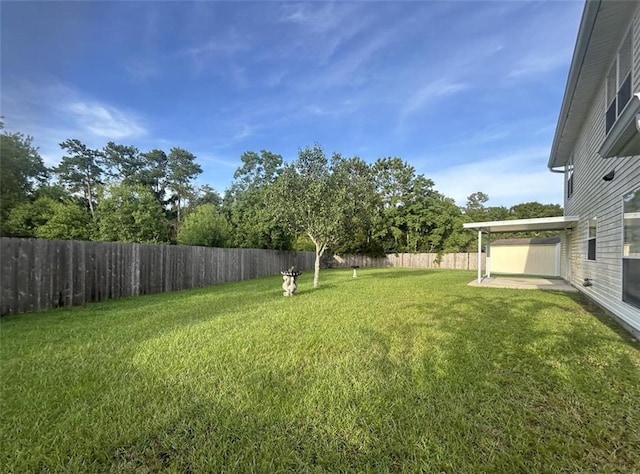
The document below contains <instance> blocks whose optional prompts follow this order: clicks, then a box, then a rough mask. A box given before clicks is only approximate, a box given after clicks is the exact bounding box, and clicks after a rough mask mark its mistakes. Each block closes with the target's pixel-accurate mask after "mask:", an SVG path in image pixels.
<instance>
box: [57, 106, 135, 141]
mask: <svg viewBox="0 0 640 474" xmlns="http://www.w3.org/2000/svg"><path fill="white" fill-rule="evenodd" d="M67 108H68V110H69V111H70V112H71V113H73V114H74V117H75V120H76V122H77V123H78V125H80V126H81V127H82V128H84V129H85V130H87V131H89V132H90V133H92V134H93V135H96V136H98V137H104V138H107V139H110V140H119V139H122V138H131V137H139V136H141V135H145V134H146V133H147V131H146V129H145V128H144V126H143V125H142V124H141V123H140V121H139V119H137V118H136V117H134V116H133V115H132V114H131V113H126V112H123V111H121V110H118V109H116V108H115V107H112V106H106V105H103V104H99V103H96V102H93V103H91V102H73V103H71V104H69V105H68V106H67Z"/></svg>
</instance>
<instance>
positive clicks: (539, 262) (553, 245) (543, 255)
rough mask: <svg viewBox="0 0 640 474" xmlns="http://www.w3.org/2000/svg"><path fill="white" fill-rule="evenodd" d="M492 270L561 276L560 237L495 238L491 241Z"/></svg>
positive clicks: (507, 272)
mask: <svg viewBox="0 0 640 474" xmlns="http://www.w3.org/2000/svg"><path fill="white" fill-rule="evenodd" d="M491 271H492V272H495V273H506V274H514V275H523V274H524V275H540V276H551V277H559V276H560V275H561V273H560V237H548V238H532V239H501V240H495V241H493V242H491Z"/></svg>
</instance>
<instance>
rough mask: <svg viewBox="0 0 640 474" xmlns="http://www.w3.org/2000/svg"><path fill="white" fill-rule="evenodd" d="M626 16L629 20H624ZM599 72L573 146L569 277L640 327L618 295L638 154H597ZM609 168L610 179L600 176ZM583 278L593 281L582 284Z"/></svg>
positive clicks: (639, 176) (638, 87)
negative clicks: (591, 242)
mask: <svg viewBox="0 0 640 474" xmlns="http://www.w3.org/2000/svg"><path fill="white" fill-rule="evenodd" d="M630 22H631V20H630ZM633 25H634V26H633V28H634V29H633V68H632V70H633V72H632V75H633V77H632V83H633V91H632V92H633V93H636V92H640V8H636V10H635V13H634V15H633ZM604 80H605V78H604V77H603V78H602V86H601V87H600V90H599V92H598V94H597V95H596V97H595V98H594V101H593V104H592V106H591V109H590V112H589V116H588V118H587V120H586V122H585V126H584V128H583V130H582V131H581V133H580V136H579V138H578V140H577V142H576V146H575V148H574V154H573V157H574V192H573V196H572V197H571V198H569V199H567V197H566V182H565V215H577V216H580V222H579V223H578V226H577V227H576V228H575V229H574V230H573V232H572V234H571V237H570V241H571V243H570V246H571V250H570V251H571V257H572V262H571V263H572V264H571V277H570V278H571V283H572V284H573V285H574V286H576V287H578V288H579V289H580V290H581V291H583V292H584V293H585V294H587V295H589V296H590V297H591V298H593V299H594V300H595V301H597V302H598V303H600V304H601V305H602V306H604V307H605V308H606V309H608V310H609V311H611V312H613V313H614V314H616V315H617V316H618V317H620V318H621V319H622V320H623V321H624V322H626V323H628V324H630V325H632V326H633V327H635V328H636V329H637V330H640V309H637V308H634V307H633V306H631V305H628V304H626V303H624V302H623V301H622V196H623V195H624V194H626V193H629V192H630V191H632V190H633V189H636V188H638V187H640V156H635V157H625V158H609V159H602V158H600V156H599V155H598V153H597V150H598V149H599V148H600V146H601V144H602V142H603V141H604V138H605V120H604V117H605V82H604ZM611 170H615V178H614V179H613V180H612V181H608V182H607V181H604V180H603V179H602V177H603V176H604V175H605V174H607V173H608V172H610V171H611ZM594 217H597V226H598V227H597V240H596V260H595V261H590V260H587V239H588V236H589V219H592V218H594ZM585 278H590V279H592V280H593V286H590V287H584V286H583V285H582V283H583V281H584V279H585Z"/></svg>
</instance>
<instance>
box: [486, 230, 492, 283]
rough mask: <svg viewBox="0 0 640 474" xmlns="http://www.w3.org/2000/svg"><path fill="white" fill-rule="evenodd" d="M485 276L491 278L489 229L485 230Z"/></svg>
mask: <svg viewBox="0 0 640 474" xmlns="http://www.w3.org/2000/svg"><path fill="white" fill-rule="evenodd" d="M486 267H487V278H491V231H488V232H487V263H486Z"/></svg>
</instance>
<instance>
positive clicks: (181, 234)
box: [178, 204, 230, 247]
mask: <svg viewBox="0 0 640 474" xmlns="http://www.w3.org/2000/svg"><path fill="white" fill-rule="evenodd" d="M229 234H230V232H229V224H228V223H227V219H225V217H224V216H223V215H222V214H220V213H219V212H218V211H217V210H216V207H215V206H214V205H213V204H202V205H201V206H198V207H196V208H195V209H194V210H193V211H192V212H191V213H190V214H189V215H188V216H187V217H186V218H185V220H184V222H183V223H182V226H181V227H180V230H179V231H178V243H179V244H181V245H199V246H202V247H226V246H227V244H228V242H229Z"/></svg>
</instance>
